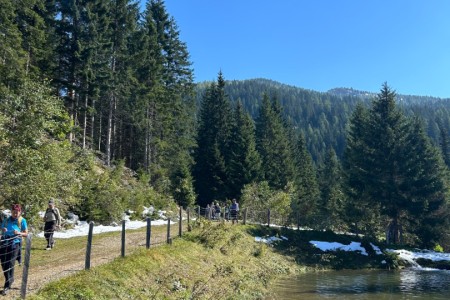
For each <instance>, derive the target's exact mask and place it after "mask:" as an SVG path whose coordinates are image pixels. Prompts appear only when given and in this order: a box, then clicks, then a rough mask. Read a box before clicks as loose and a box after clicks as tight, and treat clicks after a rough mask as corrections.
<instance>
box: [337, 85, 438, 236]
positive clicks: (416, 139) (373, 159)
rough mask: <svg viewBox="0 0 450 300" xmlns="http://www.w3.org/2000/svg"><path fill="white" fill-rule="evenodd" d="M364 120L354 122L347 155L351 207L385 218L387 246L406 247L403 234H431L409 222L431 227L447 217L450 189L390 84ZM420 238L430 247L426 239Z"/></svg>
mask: <svg viewBox="0 0 450 300" xmlns="http://www.w3.org/2000/svg"><path fill="white" fill-rule="evenodd" d="M360 112H361V111H360ZM362 116H363V114H359V115H356V116H355V117H354V118H353V119H352V121H353V123H352V126H353V127H352V128H353V130H351V132H350V135H349V138H348V147H347V151H346V163H345V168H346V173H347V184H348V187H349V190H348V191H349V196H351V198H352V203H353V204H356V203H359V202H358V201H361V203H367V205H368V206H370V207H378V208H379V213H380V216H381V217H382V219H379V222H381V221H383V220H384V218H385V219H386V220H387V221H388V226H387V229H386V233H387V236H386V240H387V241H388V242H390V243H401V242H404V239H403V237H404V234H412V233H414V232H427V231H422V230H424V228H425V227H426V226H425V224H423V223H422V224H417V227H416V226H413V225H412V224H411V220H420V218H421V217H423V218H427V217H429V219H427V221H428V222H431V221H432V220H442V218H441V217H440V216H442V215H445V214H444V213H443V210H445V207H444V204H445V196H444V195H445V191H446V187H445V184H444V177H443V172H442V171H441V170H442V165H441V164H440V162H439V157H438V156H437V155H436V151H435V150H433V149H432V148H431V147H430V142H429V141H428V139H427V138H426V137H425V135H424V134H423V129H421V126H420V124H418V123H417V122H412V121H411V120H410V119H408V118H406V117H405V116H404V114H403V113H402V112H401V111H400V110H399V109H398V108H397V107H396V104H395V92H394V91H392V90H391V89H390V88H389V87H388V86H387V84H384V85H383V86H382V89H381V91H380V93H379V94H378V96H377V99H375V100H374V101H373V103H372V106H371V108H370V110H369V114H368V115H367V118H362ZM357 122H360V123H359V124H358V123H357ZM355 125H360V126H361V127H360V128H356V127H355ZM358 151H359V153H358ZM429 201H431V202H432V203H433V204H431V205H429V203H431V202H429ZM361 206H362V205H361ZM371 211H373V210H371ZM438 212H439V213H438ZM347 214H348V213H347ZM372 216H376V214H373V215H372ZM419 216H421V217H419ZM428 232H429V231H428ZM420 238H421V239H422V241H423V242H426V238H425V237H424V235H423V234H422V235H421V236H420Z"/></svg>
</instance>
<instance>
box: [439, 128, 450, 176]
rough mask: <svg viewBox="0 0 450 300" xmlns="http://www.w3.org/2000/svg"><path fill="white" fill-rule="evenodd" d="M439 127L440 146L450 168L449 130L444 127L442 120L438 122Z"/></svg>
mask: <svg viewBox="0 0 450 300" xmlns="http://www.w3.org/2000/svg"><path fill="white" fill-rule="evenodd" d="M438 127H439V137H440V138H439V146H440V148H441V154H442V157H443V159H444V162H445V164H446V165H447V167H449V168H450V139H449V132H448V130H446V129H445V128H444V126H443V125H442V123H441V122H438Z"/></svg>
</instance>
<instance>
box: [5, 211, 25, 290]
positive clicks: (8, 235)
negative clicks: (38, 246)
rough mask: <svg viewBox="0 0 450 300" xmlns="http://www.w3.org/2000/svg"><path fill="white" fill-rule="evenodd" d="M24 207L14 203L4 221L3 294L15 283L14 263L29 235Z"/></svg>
mask: <svg viewBox="0 0 450 300" xmlns="http://www.w3.org/2000/svg"><path fill="white" fill-rule="evenodd" d="M21 214H22V207H21V206H20V204H13V206H12V207H11V216H10V217H8V218H6V219H4V220H3V222H2V226H1V230H2V238H1V247H0V249H1V250H0V261H1V265H2V270H3V275H4V276H5V285H4V286H3V291H2V292H1V294H2V295H6V294H7V293H8V292H9V290H10V289H11V286H12V284H13V283H14V265H15V263H16V259H17V255H18V253H19V249H20V245H21V242H22V237H24V236H27V235H28V226H27V220H25V218H23V217H22V216H21Z"/></svg>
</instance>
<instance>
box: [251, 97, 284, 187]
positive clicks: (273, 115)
mask: <svg viewBox="0 0 450 300" xmlns="http://www.w3.org/2000/svg"><path fill="white" fill-rule="evenodd" d="M256 146H257V150H258V152H259V154H260V156H261V159H262V161H263V162H264V164H263V176H264V180H266V181H268V182H269V185H270V186H271V187H273V188H276V189H282V188H284V187H285V186H286V185H287V183H288V181H289V180H291V179H292V175H293V171H292V170H293V161H292V152H291V149H292V148H291V145H290V144H289V140H288V137H287V130H286V128H285V126H284V121H283V118H282V115H281V109H279V104H277V101H276V100H274V101H273V102H272V101H271V100H269V97H268V95H267V94H264V96H263V101H262V105H261V108H260V111H259V116H258V118H257V119H256Z"/></svg>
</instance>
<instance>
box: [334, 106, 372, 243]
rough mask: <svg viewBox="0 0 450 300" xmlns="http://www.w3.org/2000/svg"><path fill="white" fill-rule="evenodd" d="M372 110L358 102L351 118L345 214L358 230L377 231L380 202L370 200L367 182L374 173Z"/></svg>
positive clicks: (348, 223)
mask: <svg viewBox="0 0 450 300" xmlns="http://www.w3.org/2000/svg"><path fill="white" fill-rule="evenodd" d="M368 119H369V111H368V110H367V109H366V108H365V107H364V106H363V105H362V104H358V105H357V106H356V108H355V111H354V112H353V115H352V117H351V118H350V122H349V124H350V125H349V130H348V133H347V145H346V149H345V152H344V159H343V169H344V182H345V184H344V189H345V194H346V195H347V203H346V207H345V214H344V218H345V220H346V223H347V225H348V226H350V227H352V225H353V226H354V227H352V229H353V230H354V231H355V232H356V233H360V232H361V231H364V232H365V233H366V234H370V235H375V234H376V232H377V230H378V229H379V226H380V216H379V215H380V207H379V203H377V202H373V201H370V199H369V188H368V186H367V185H366V182H365V181H366V180H367V177H368V176H370V170H371V164H370V162H369V160H368V157H370V156H369V155H370V153H371V150H370V149H369V148H368V145H367V141H366V139H370V136H368V135H367V134H366V133H367V131H368V124H369V121H368Z"/></svg>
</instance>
